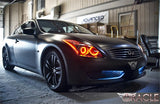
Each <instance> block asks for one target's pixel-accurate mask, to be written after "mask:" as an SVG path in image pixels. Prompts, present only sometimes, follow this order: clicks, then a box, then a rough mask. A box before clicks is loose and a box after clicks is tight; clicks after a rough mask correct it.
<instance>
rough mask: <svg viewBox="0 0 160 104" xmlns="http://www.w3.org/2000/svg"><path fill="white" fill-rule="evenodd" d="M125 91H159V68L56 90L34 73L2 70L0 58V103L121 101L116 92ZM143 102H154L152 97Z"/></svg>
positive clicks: (110, 103)
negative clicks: (121, 78)
mask: <svg viewBox="0 0 160 104" xmlns="http://www.w3.org/2000/svg"><path fill="white" fill-rule="evenodd" d="M0 57H1V54H0ZM128 92H130V93H134V92H138V93H159V94H160V70H159V69H156V70H153V71H151V70H149V69H147V74H146V76H145V77H143V78H140V79H137V80H134V81H130V82H123V83H116V84H109V85H107V84H106V85H101V86H85V87H80V88H73V89H72V90H71V91H69V92H67V93H56V92H52V91H51V90H50V89H49V88H48V87H47V85H46V83H45V80H44V79H43V78H42V77H41V76H39V75H37V74H35V73H32V72H29V71H26V70H23V69H21V68H17V67H16V68H15V70H14V71H12V72H11V71H5V70H4V69H3V67H2V59H1V58H0V104H77V103H83V104H117V102H118V104H120V103H124V102H123V101H122V99H121V98H120V97H119V95H118V94H117V93H128ZM159 96H160V95H159ZM132 103H134V102H132ZM146 103H147V104H148V103H152V104H153V102H151V101H148V102H146ZM155 103H159V101H158V102H155Z"/></svg>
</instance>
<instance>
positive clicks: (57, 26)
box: [37, 20, 93, 34]
mask: <svg viewBox="0 0 160 104" xmlns="http://www.w3.org/2000/svg"><path fill="white" fill-rule="evenodd" d="M37 21H38V24H39V27H40V29H41V30H42V31H43V32H46V33H84V34H93V33H92V32H90V31H89V30H87V29H85V28H83V27H82V26H79V25H76V24H72V23H67V22H62V21H55V20H37Z"/></svg>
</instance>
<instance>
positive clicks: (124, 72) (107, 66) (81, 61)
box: [67, 54, 146, 85]
mask: <svg viewBox="0 0 160 104" xmlns="http://www.w3.org/2000/svg"><path fill="white" fill-rule="evenodd" d="M69 56H70V57H67V59H68V60H67V69H68V70H67V82H68V84H69V85H93V84H101V83H109V82H117V81H124V80H132V79H136V78H140V77H142V76H144V75H145V71H144V68H145V65H146V57H145V56H144V57H140V58H137V59H134V60H119V59H111V58H109V57H104V58H97V59H94V58H86V57H78V56H74V55H73V54H72V55H69ZM129 62H136V63H137V65H136V67H135V68H134V69H133V68H131V66H130V65H129Z"/></svg>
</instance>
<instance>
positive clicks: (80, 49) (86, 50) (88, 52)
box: [63, 39, 102, 58]
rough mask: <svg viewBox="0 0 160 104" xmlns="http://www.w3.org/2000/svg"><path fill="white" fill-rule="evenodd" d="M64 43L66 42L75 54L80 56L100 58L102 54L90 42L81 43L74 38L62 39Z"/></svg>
mask: <svg viewBox="0 0 160 104" xmlns="http://www.w3.org/2000/svg"><path fill="white" fill-rule="evenodd" d="M63 41H64V42H65V43H66V44H68V45H69V46H70V47H71V48H72V49H73V50H74V51H75V53H76V54H77V55H79V56H82V57H93V58H100V57H102V54H101V52H100V51H99V50H97V49H96V48H95V47H94V46H92V45H91V44H86V43H82V42H79V41H76V40H69V39H65V40H63Z"/></svg>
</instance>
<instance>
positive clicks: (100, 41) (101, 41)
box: [68, 34, 137, 50]
mask: <svg viewBox="0 0 160 104" xmlns="http://www.w3.org/2000/svg"><path fill="white" fill-rule="evenodd" d="M68 35H69V36H71V37H76V38H79V39H81V40H83V41H88V42H90V43H92V44H93V45H96V46H98V47H100V48H102V49H104V50H106V49H112V48H127V47H128V48H129V47H130V48H137V46H136V45H135V44H133V43H131V42H128V41H126V40H122V39H117V38H110V37H107V36H103V35H90V34H89V35H88V34H76V35H75V34H68Z"/></svg>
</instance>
